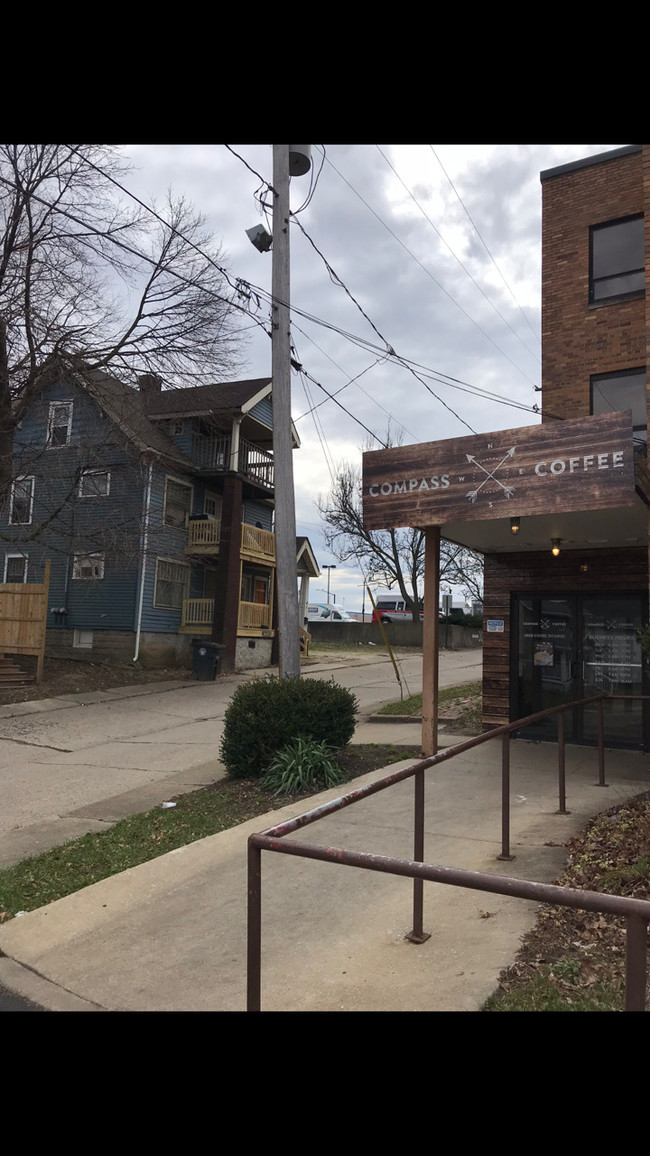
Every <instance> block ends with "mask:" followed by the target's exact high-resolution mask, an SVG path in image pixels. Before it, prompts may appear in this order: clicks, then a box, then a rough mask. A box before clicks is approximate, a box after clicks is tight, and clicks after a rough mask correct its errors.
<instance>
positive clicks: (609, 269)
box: [589, 216, 645, 301]
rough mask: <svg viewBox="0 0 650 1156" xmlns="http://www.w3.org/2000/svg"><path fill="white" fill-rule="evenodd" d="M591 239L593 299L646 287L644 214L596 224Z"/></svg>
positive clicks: (590, 234) (591, 232)
mask: <svg viewBox="0 0 650 1156" xmlns="http://www.w3.org/2000/svg"><path fill="white" fill-rule="evenodd" d="M589 239H590V273H589V300H590V301H604V300H608V299H609V298H611V297H622V296H624V295H625V294H628V293H636V292H639V291H641V290H643V289H645V261H644V255H643V217H642V216H638V217H627V218H626V219H625V220H621V221H609V222H608V223H607V224H606V225H594V226H593V227H592V228H591V229H590V231H589Z"/></svg>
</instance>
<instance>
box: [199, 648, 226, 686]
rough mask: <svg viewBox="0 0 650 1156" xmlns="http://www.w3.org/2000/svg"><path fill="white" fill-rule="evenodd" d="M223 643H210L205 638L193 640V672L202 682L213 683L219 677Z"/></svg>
mask: <svg viewBox="0 0 650 1156" xmlns="http://www.w3.org/2000/svg"><path fill="white" fill-rule="evenodd" d="M223 649H224V645H223V643H222V642H210V640H209V639H205V638H193V639H192V670H193V671H194V673H195V675H196V677H197V678H198V679H199V680H200V681H201V682H212V681H213V679H215V678H216V677H217V671H218V669H219V662H220V659H221V651H222V650H223Z"/></svg>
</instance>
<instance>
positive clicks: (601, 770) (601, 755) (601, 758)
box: [598, 698, 608, 787]
mask: <svg viewBox="0 0 650 1156" xmlns="http://www.w3.org/2000/svg"><path fill="white" fill-rule="evenodd" d="M607 785H608V784H607V783H606V782H605V700H604V698H599V700H598V786H599V787H606V786H607Z"/></svg>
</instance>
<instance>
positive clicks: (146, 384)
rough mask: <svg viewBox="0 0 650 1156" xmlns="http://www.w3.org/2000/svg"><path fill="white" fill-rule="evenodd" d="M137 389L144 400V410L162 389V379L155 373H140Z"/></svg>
mask: <svg viewBox="0 0 650 1156" xmlns="http://www.w3.org/2000/svg"><path fill="white" fill-rule="evenodd" d="M138 389H139V390H140V393H141V394H142V397H143V399H144V404H145V408H148V407H149V406H150V405H152V404H153V402H154V401H155V399H156V397H157V396H158V394H159V393H160V390H161V389H162V378H161V377H159V376H158V374H157V373H142V374H141V375H140V377H139V378H138Z"/></svg>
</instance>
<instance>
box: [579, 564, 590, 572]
mask: <svg viewBox="0 0 650 1156" xmlns="http://www.w3.org/2000/svg"><path fill="white" fill-rule="evenodd" d="M588 570H589V563H588V562H582V563H581V564H580V572H581V573H582V574H586V573H587V571H588Z"/></svg>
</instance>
